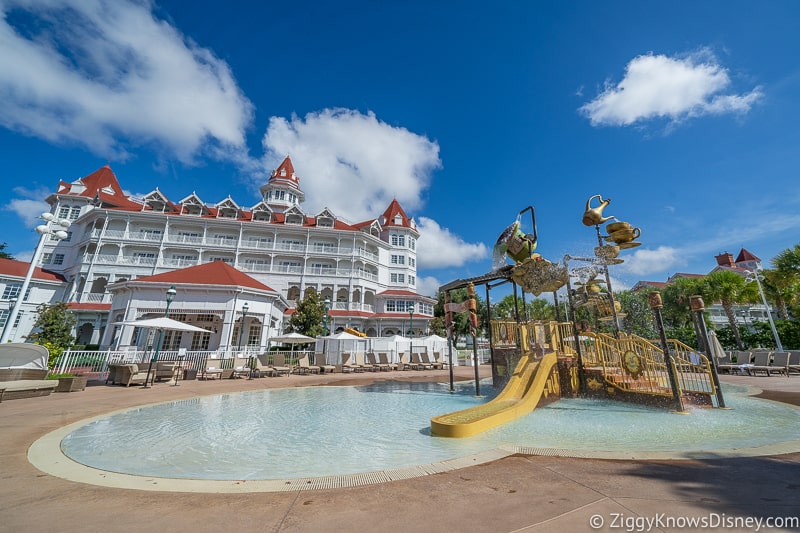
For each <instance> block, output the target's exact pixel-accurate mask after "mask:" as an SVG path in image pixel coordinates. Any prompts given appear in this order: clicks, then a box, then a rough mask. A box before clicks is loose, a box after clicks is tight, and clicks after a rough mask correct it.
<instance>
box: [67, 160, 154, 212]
mask: <svg viewBox="0 0 800 533" xmlns="http://www.w3.org/2000/svg"><path fill="white" fill-rule="evenodd" d="M78 181H79V182H80V183H81V184H82V185H83V186H84V187H85V189H84V190H83V191H80V192H72V188H73V187H74V186H75V184H74V183H67V182H65V181H62V182H61V183H59V190H58V193H59V194H74V195H77V196H83V197H86V198H95V197H97V198H99V199H100V200H101V201H102V202H103V204H108V205H110V206H113V207H123V208H136V209H139V210H141V209H142V206H141V205H140V204H138V203H136V202H134V201H132V200H130V199H129V198H128V196H127V195H126V194H125V193H124V192H123V191H122V187H120V185H119V181H118V180H117V176H115V175H114V172H113V171H112V170H111V167H109V166H108V165H106V166H104V167H102V168H100V169H98V170H95V171H94V172H92V173H91V174H89V175H88V176H86V177H85V178H81V179H79V180H78ZM103 189H106V190H107V189H111V191H112V192H107V191H104V190H103Z"/></svg>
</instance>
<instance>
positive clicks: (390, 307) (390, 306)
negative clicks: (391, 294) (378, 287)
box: [386, 300, 397, 313]
mask: <svg viewBox="0 0 800 533" xmlns="http://www.w3.org/2000/svg"><path fill="white" fill-rule="evenodd" d="M394 311H397V302H395V301H394V300H387V301H386V312H388V313H391V312H394Z"/></svg>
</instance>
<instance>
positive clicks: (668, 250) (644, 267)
mask: <svg viewBox="0 0 800 533" xmlns="http://www.w3.org/2000/svg"><path fill="white" fill-rule="evenodd" d="M625 255H627V254H625ZM623 259H625V263H624V265H622V266H621V269H622V270H624V271H625V272H626V273H630V274H634V275H637V276H646V275H648V274H652V273H657V272H666V271H669V270H670V268H671V267H673V266H674V265H678V264H681V263H682V261H683V260H682V258H681V253H680V251H679V250H678V249H677V248H672V247H670V246H659V247H658V248H656V249H655V250H647V249H645V250H641V249H639V250H637V251H636V252H635V253H634V254H633V255H632V256H627V257H623ZM614 290H617V289H616V285H615V286H614Z"/></svg>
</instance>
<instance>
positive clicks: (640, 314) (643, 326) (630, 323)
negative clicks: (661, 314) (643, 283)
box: [614, 291, 658, 339]
mask: <svg viewBox="0 0 800 533" xmlns="http://www.w3.org/2000/svg"><path fill="white" fill-rule="evenodd" d="M614 298H615V299H616V300H617V301H618V302H619V304H620V307H621V308H622V313H625V317H624V318H623V319H622V323H623V328H622V329H623V330H624V331H625V332H626V333H632V334H634V335H639V336H640V337H644V338H645V339H657V338H658V332H657V331H656V328H655V326H654V323H653V311H652V310H651V309H650V302H649V300H648V293H647V291H636V292H634V291H621V292H618V293H615V294H614Z"/></svg>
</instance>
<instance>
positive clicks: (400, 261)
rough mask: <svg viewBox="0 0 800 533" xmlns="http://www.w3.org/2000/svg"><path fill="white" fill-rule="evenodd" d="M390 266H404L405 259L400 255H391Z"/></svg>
mask: <svg viewBox="0 0 800 533" xmlns="http://www.w3.org/2000/svg"><path fill="white" fill-rule="evenodd" d="M392 264H393V265H405V264H406V258H405V257H404V256H402V255H393V256H392Z"/></svg>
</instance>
